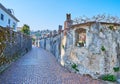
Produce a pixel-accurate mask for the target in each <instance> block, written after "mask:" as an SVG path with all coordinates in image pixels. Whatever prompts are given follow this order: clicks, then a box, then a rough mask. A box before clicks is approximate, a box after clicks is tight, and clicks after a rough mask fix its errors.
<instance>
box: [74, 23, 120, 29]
mask: <svg viewBox="0 0 120 84" xmlns="http://www.w3.org/2000/svg"><path fill="white" fill-rule="evenodd" d="M94 23H96V22H95V21H91V22H86V23H80V24H74V25H72V28H75V27H78V26H90V25H91V24H94ZM99 23H100V24H106V25H114V26H120V23H108V22H99Z"/></svg>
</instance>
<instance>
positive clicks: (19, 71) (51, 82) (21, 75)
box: [0, 47, 106, 84]
mask: <svg viewBox="0 0 120 84" xmlns="http://www.w3.org/2000/svg"><path fill="white" fill-rule="evenodd" d="M0 84H106V83H105V82H103V81H101V80H100V81H98V80H93V79H91V78H90V77H87V76H85V77H83V76H81V75H78V74H75V73H70V72H69V71H67V70H65V69H64V68H63V67H62V66H60V64H59V63H58V62H57V61H56V59H55V57H54V56H53V55H52V54H50V53H49V52H47V51H45V50H43V49H40V48H35V47H33V49H32V50H31V51H30V52H29V53H28V54H26V55H25V56H23V57H21V58H20V59H19V60H18V61H16V62H15V63H13V64H12V65H11V67H9V68H8V69H7V70H6V71H4V72H3V73H2V74H1V75H0Z"/></svg>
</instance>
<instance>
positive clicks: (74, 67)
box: [71, 64, 79, 72]
mask: <svg viewBox="0 0 120 84" xmlns="http://www.w3.org/2000/svg"><path fill="white" fill-rule="evenodd" d="M71 67H72V68H73V69H74V70H75V71H77V72H79V70H78V69H77V67H78V66H77V65H76V64H72V65H71Z"/></svg>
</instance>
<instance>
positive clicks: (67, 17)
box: [66, 13, 71, 21]
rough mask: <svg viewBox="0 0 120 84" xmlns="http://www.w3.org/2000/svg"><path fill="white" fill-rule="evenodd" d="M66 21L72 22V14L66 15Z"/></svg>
mask: <svg viewBox="0 0 120 84" xmlns="http://www.w3.org/2000/svg"><path fill="white" fill-rule="evenodd" d="M66 19H67V21H69V20H71V14H70V13H69V14H66Z"/></svg>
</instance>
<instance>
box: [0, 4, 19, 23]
mask: <svg viewBox="0 0 120 84" xmlns="http://www.w3.org/2000/svg"><path fill="white" fill-rule="evenodd" d="M0 8H1V9H2V10H4V11H5V12H6V13H7V14H8V15H10V16H11V17H12V18H13V19H15V20H16V21H17V22H19V20H18V19H17V18H16V17H15V16H14V15H12V14H11V13H10V12H9V11H8V10H7V9H6V8H5V7H4V6H3V5H2V4H1V3H0Z"/></svg>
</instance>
